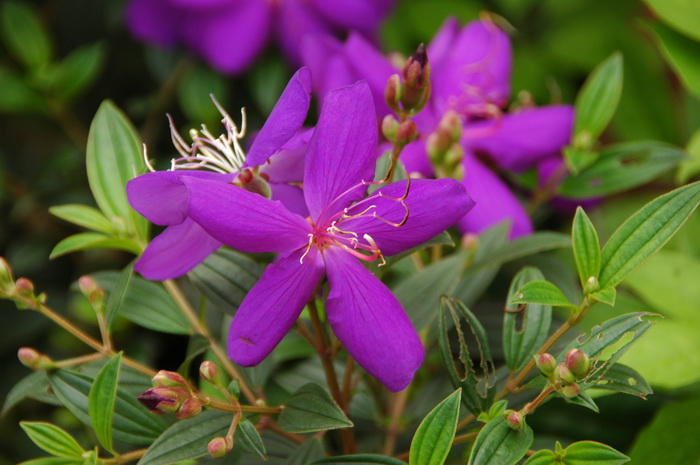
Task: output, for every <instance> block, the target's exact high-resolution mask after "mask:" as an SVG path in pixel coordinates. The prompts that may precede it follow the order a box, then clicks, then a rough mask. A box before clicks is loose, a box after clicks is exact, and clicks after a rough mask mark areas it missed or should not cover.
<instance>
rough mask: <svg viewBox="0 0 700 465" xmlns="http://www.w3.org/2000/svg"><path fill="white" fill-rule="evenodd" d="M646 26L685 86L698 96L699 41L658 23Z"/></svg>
mask: <svg viewBox="0 0 700 465" xmlns="http://www.w3.org/2000/svg"><path fill="white" fill-rule="evenodd" d="M648 26H649V28H650V29H651V30H652V32H653V33H654V34H655V35H656V38H657V39H658V42H659V45H660V46H661V47H660V48H661V51H662V52H663V53H664V56H665V57H666V61H667V62H668V63H669V64H670V65H671V66H672V67H673V69H674V70H675V71H676V73H677V74H678V76H679V77H680V78H681V81H683V85H684V86H685V88H686V89H688V90H689V91H690V92H691V93H692V94H693V95H695V97H700V65H698V62H697V57H698V56H700V42H697V41H695V40H691V39H689V38H688V37H686V36H684V35H682V34H679V33H677V32H676V31H674V30H673V29H671V28H669V27H666V26H665V25H663V24H660V23H651V24H649V25H648Z"/></svg>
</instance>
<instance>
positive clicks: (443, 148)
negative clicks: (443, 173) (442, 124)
mask: <svg viewBox="0 0 700 465" xmlns="http://www.w3.org/2000/svg"><path fill="white" fill-rule="evenodd" d="M451 146H452V139H451V138H450V136H449V134H447V133H446V132H445V131H441V130H437V131H435V132H434V133H432V134H430V135H429V136H428V140H427V141H426V142H425V150H426V151H427V152H428V157H429V158H430V160H431V161H432V162H433V163H434V164H436V165H440V164H442V161H443V159H444V158H445V152H447V150H448V149H449V148H450V147H451Z"/></svg>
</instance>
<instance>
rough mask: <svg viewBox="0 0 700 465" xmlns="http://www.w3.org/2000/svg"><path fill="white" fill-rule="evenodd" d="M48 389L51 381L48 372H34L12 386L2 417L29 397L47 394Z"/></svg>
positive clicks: (3, 405)
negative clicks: (47, 375)
mask: <svg viewBox="0 0 700 465" xmlns="http://www.w3.org/2000/svg"><path fill="white" fill-rule="evenodd" d="M48 388H49V379H48V378H47V377H46V372H45V371H33V372H32V373H30V374H29V375H27V376H25V377H24V378H22V379H21V380H19V382H17V384H15V385H14V386H12V389H10V392H8V393H7V395H6V396H5V401H4V403H3V404H2V411H0V417H1V416H3V415H5V413H7V412H8V411H9V410H10V409H12V407H14V406H15V405H17V404H19V403H20V402H22V401H23V400H24V399H26V398H27V397H32V396H33V395H35V394H43V393H46V392H47V391H48Z"/></svg>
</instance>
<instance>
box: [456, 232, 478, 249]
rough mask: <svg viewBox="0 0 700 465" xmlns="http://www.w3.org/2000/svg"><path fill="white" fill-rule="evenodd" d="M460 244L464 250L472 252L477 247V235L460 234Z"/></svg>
mask: <svg viewBox="0 0 700 465" xmlns="http://www.w3.org/2000/svg"><path fill="white" fill-rule="evenodd" d="M460 246H461V247H462V249H463V250H466V251H467V252H472V251H474V250H476V248H477V247H479V236H478V235H477V234H473V233H465V234H464V235H463V236H462V241H461V243H460Z"/></svg>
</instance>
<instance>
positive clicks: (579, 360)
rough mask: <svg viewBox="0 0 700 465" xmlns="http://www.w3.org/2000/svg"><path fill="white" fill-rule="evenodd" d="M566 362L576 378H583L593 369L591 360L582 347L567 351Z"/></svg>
mask: <svg viewBox="0 0 700 465" xmlns="http://www.w3.org/2000/svg"><path fill="white" fill-rule="evenodd" d="M564 363H565V364H566V367H567V368H568V369H569V370H570V371H571V373H573V374H574V376H576V379H581V378H583V377H584V376H586V375H587V374H588V372H589V371H591V360H590V359H589V358H588V355H586V354H585V353H583V351H582V350H581V349H571V350H569V351H568V352H567V353H566V358H565V359H564Z"/></svg>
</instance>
